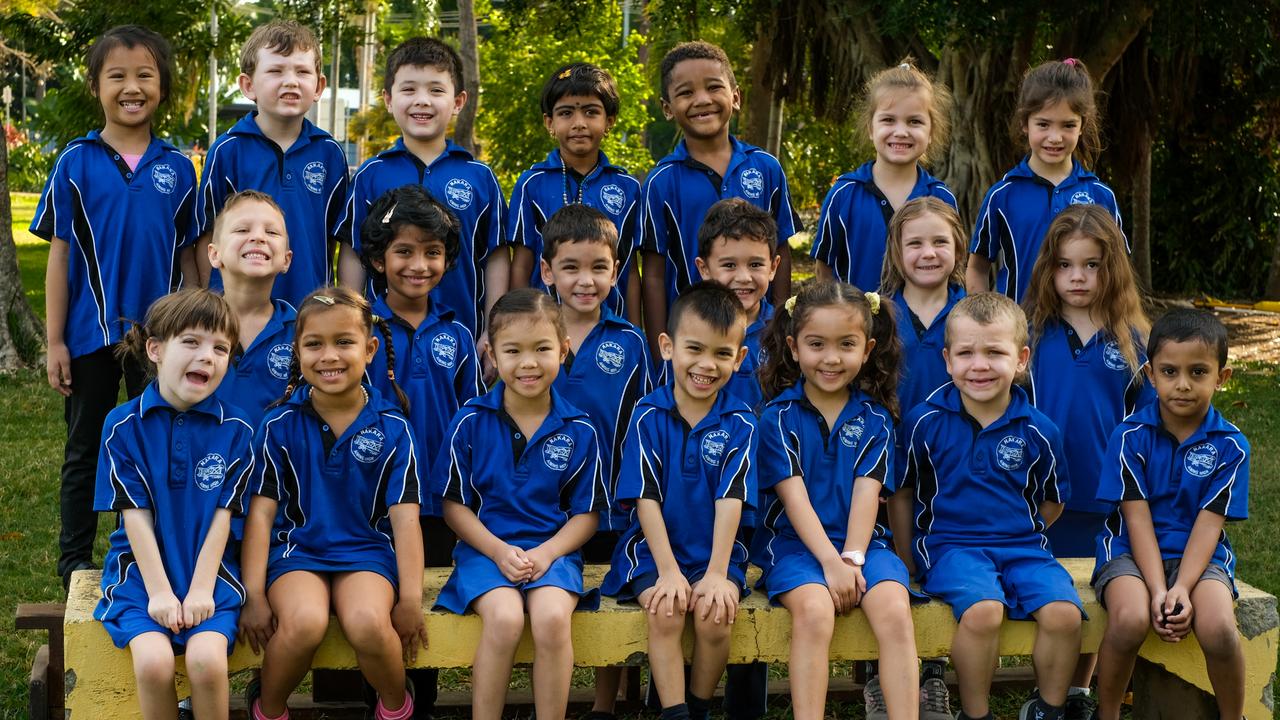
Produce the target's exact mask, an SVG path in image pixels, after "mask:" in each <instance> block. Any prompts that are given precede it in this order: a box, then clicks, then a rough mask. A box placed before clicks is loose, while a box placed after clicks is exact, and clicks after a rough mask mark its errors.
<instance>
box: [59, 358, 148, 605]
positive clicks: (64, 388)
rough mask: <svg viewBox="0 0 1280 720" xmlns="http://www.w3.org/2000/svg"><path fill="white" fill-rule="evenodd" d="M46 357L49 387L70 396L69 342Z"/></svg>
mask: <svg viewBox="0 0 1280 720" xmlns="http://www.w3.org/2000/svg"><path fill="white" fill-rule="evenodd" d="M45 358H46V359H45V370H46V371H47V373H48V376H49V387H51V388H53V389H54V390H57V391H58V392H59V393H60V394H61V395H62V396H63V397H70V396H71V351H70V350H67V344H66V343H49V349H48V351H47V352H46V353H45ZM157 622H158V621H157Z"/></svg>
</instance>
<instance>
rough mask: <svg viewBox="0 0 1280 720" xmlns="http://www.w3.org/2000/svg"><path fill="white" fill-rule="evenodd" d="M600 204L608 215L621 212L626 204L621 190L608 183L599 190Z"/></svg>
mask: <svg viewBox="0 0 1280 720" xmlns="http://www.w3.org/2000/svg"><path fill="white" fill-rule="evenodd" d="M600 204H601V205H603V206H604V209H605V210H607V211H608V212H609V214H610V215H617V214H619V213H621V212H622V208H623V206H624V205H626V204H627V195H626V193H624V192H622V188H620V187H618V186H617V185H614V184H613V183H609V184H608V185H605V186H604V187H602V188H600Z"/></svg>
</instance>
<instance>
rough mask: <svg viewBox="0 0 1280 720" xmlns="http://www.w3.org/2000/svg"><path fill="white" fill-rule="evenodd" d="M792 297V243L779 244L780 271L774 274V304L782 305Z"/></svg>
mask: <svg viewBox="0 0 1280 720" xmlns="http://www.w3.org/2000/svg"><path fill="white" fill-rule="evenodd" d="M790 298H791V245H790V244H789V243H787V242H786V241H783V242H781V243H779V244H778V272H777V273H775V274H774V276H773V304H774V305H781V304H782V303H785V302H786V301H787V300H789V299H790Z"/></svg>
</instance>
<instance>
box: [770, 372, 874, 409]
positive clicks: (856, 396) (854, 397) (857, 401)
mask: <svg viewBox="0 0 1280 720" xmlns="http://www.w3.org/2000/svg"><path fill="white" fill-rule="evenodd" d="M785 402H795V403H800V404H801V405H803V406H805V407H806V408H809V409H811V410H813V411H814V412H817V411H818V409H817V408H816V407H814V405H813V403H812V402H810V400H809V396H808V395H805V394H804V378H800V379H799V380H797V381H796V383H795V384H794V385H792V386H791V387H789V388H787V389H786V390H783V391H782V392H780V393H778V396H777V397H775V398H774V399H772V400H770V401H769V402H767V403H765V406H766V407H767V406H769V405H778V404H781V403H785ZM871 402H875V401H874V400H872V399H871V396H870V395H868V394H866V393H865V392H863V391H862V389H861V388H857V387H851V388H849V401H848V402H846V403H845V405H844V409H843V410H841V411H840V416H841V417H844V415H845V414H846V413H848V412H849V408H854V407H860V406H861V405H863V404H865V403H871ZM886 414H887V413H886Z"/></svg>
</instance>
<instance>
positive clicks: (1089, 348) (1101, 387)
mask: <svg viewBox="0 0 1280 720" xmlns="http://www.w3.org/2000/svg"><path fill="white" fill-rule="evenodd" d="M1135 342H1136V341H1135ZM1136 349H1137V351H1138V362H1139V363H1145V362H1146V361H1147V357H1146V354H1145V353H1144V352H1143V351H1142V347H1141V343H1137V346H1136ZM1030 376H1031V388H1030V393H1031V402H1032V404H1034V405H1035V406H1036V409H1038V410H1039V411H1040V412H1042V413H1044V414H1045V415H1047V416H1048V417H1049V419H1050V420H1052V421H1053V423H1054V424H1055V425H1057V426H1058V427H1059V428H1071V442H1070V443H1067V444H1066V454H1067V455H1066V457H1067V467H1069V468H1071V501H1070V502H1068V503H1067V508H1068V509H1069V510H1078V511H1080V512H1089V513H1099V514H1105V513H1109V512H1111V510H1112V509H1113V508H1112V506H1111V503H1108V502H1104V501H1099V500H1098V499H1096V497H1095V496H1096V495H1097V493H1098V476H1099V474H1100V472H1101V470H1102V460H1103V452H1104V451H1105V450H1106V448H1107V439H1108V438H1109V437H1111V431H1112V430H1115V428H1116V425H1118V424H1119V423H1120V421H1121V420H1123V419H1124V418H1125V417H1126V416H1127V415H1129V414H1130V413H1132V412H1133V411H1134V410H1136V409H1138V408H1140V407H1142V406H1144V405H1146V404H1147V403H1150V402H1151V401H1153V400H1155V399H1156V393H1155V390H1154V389H1153V388H1152V387H1151V383H1150V382H1148V381H1147V376H1146V374H1145V373H1143V372H1141V371H1138V372H1134V371H1133V370H1130V369H1129V365H1128V364H1127V363H1126V362H1125V360H1124V355H1123V354H1121V352H1120V348H1119V346H1117V345H1116V341H1115V339H1114V338H1113V337H1112V336H1111V334H1110V333H1108V332H1106V331H1105V330H1102V331H1099V332H1098V333H1097V334H1095V335H1094V336H1093V337H1092V338H1089V340H1088V342H1081V340H1080V336H1079V334H1077V333H1076V331H1075V330H1074V329H1073V328H1072V327H1071V325H1070V324H1068V323H1064V322H1062V321H1060V320H1057V319H1053V320H1050V321H1049V322H1048V323H1046V324H1045V327H1044V329H1043V330H1042V331H1041V332H1040V335H1039V337H1038V338H1037V339H1036V341H1035V346H1034V347H1033V348H1032V351H1031V372H1030Z"/></svg>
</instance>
